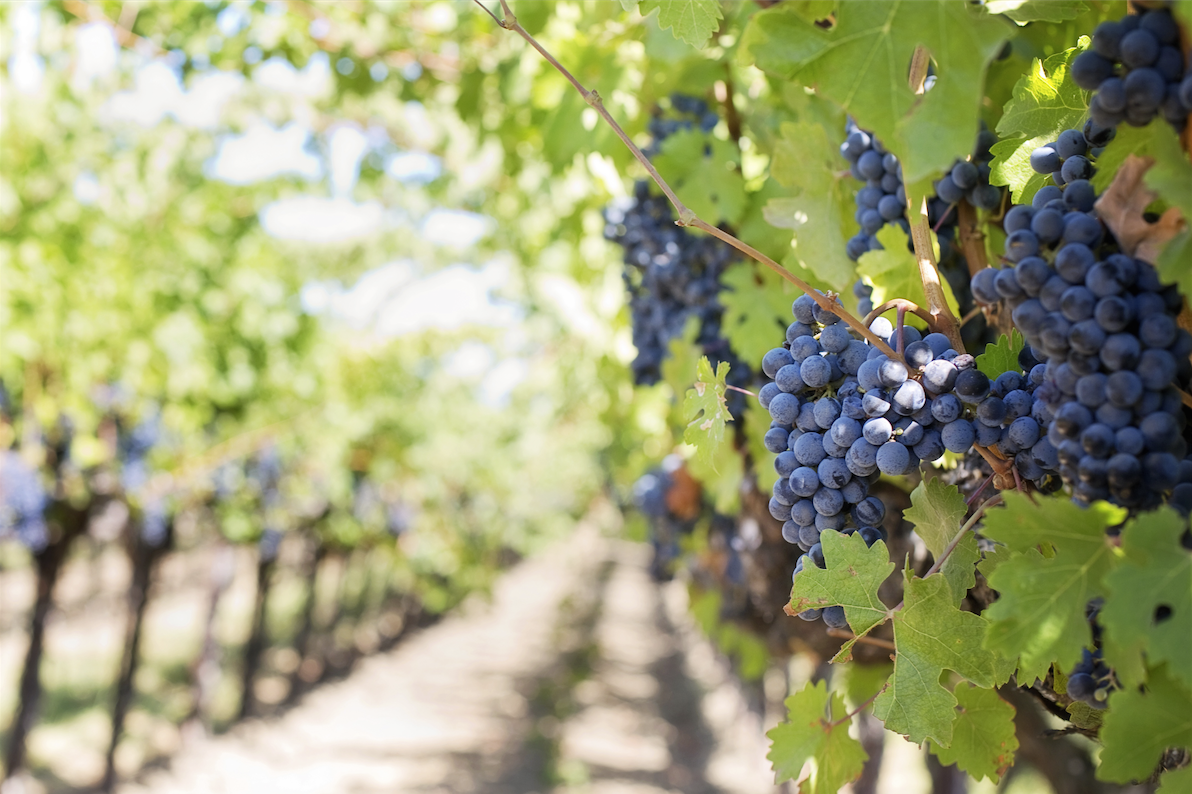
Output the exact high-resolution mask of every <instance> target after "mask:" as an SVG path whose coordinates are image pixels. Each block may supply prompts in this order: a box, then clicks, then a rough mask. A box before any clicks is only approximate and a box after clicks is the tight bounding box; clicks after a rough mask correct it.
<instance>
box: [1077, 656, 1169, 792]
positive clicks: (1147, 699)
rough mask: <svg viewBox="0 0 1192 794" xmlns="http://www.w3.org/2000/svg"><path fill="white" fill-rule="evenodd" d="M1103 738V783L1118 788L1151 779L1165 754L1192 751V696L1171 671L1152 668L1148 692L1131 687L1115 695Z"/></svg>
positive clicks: (1100, 767)
mask: <svg viewBox="0 0 1192 794" xmlns="http://www.w3.org/2000/svg"><path fill="white" fill-rule="evenodd" d="M1100 739H1101V743H1102V744H1103V745H1104V747H1103V749H1102V750H1101V766H1099V767H1098V768H1097V777H1098V778H1100V779H1101V780H1112V781H1115V782H1118V783H1127V782H1130V781H1132V780H1142V779H1145V778H1148V777H1150V776H1151V774H1152V773H1153V772H1154V771H1155V768H1156V767H1157V766H1158V765H1159V759H1160V758H1162V756H1163V751H1164V750H1166V749H1167V748H1169V747H1192V694H1190V693H1189V692H1188V690H1187V689H1186V688H1184V687H1182V686H1180V685H1179V684H1178V683H1176V682H1175V681H1173V680H1172V679H1171V678H1170V677H1169V676H1168V674H1167V670H1166V669H1165V668H1163V667H1159V668H1156V669H1152V670H1151V671H1150V676H1149V677H1148V680H1147V684H1146V690H1145V691H1140V689H1139V687H1126V688H1124V689H1119V690H1117V691H1115V692H1113V693H1112V694H1110V696H1109V709H1108V711H1106V713H1105V723H1104V724H1103V725H1102V726H1101V735H1100Z"/></svg>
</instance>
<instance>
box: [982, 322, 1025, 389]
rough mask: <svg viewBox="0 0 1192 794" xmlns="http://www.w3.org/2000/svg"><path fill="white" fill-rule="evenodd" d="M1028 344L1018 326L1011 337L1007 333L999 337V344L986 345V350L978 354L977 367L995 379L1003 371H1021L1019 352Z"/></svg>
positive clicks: (1011, 333)
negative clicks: (1007, 336)
mask: <svg viewBox="0 0 1192 794" xmlns="http://www.w3.org/2000/svg"><path fill="white" fill-rule="evenodd" d="M1025 345H1026V340H1024V339H1023V338H1022V334H1021V333H1020V332H1019V330H1018V329H1017V328H1015V329H1013V330H1012V331H1011V332H1010V338H1009V339H1007V338H1006V335H1005V334H1002V335H1001V336H1000V337H998V340H997V344H995V345H985V352H984V353H982V354H981V355H979V356H977V369H979V370H981V371H982V372H984V373H985V374H986V375H988V376H989V379H990V380H993V379H994V378H996V377H997V376H998V375H1001V374H1002V373H1003V372H1020V371H1021V370H1022V368H1021V367H1019V366H1018V354H1019V353H1021V352H1022V348H1023V347H1024V346H1025Z"/></svg>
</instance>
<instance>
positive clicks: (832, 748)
mask: <svg viewBox="0 0 1192 794" xmlns="http://www.w3.org/2000/svg"><path fill="white" fill-rule="evenodd" d="M786 710H787V714H788V720H787V722H784V723H782V724H781V725H779V726H778V727H776V728H774V729H772V730H771V731H770V732H769V733H767V734H766V736H767V737H769V739H770V752H769V753H768V754H767V755H766V758H768V759H769V760H770V763H771V765H772V766H773V767H774V783H775V784H776V785H777V784H779V783H782V782H783V781H786V780H795V779H796V778H799V776H800V775H801V773H802V771H803V768H804V766H806V765H809V766H810V769H809V771H808V775H807V777H806V779H803V780H801V782H800V783H799V788H798V791H799V794H835V792H838V791H839V790H840V788H841V787H842V786H843V785H844V784H845V783H848V782H849V781H850V780H855V779H856V778H857V777H858V776H859V775H860V774H861V768H862V766H863V765H864V764H865V759H866V758H868V757H869V756H868V754H867V753H866V752H865V750H864V749H862V747H861V743H860V742H859V741H857V740H856V739H854V738H852V737H851V736H849V735H848V728H849V722H850V720H847V719H845V716H846V714H847V712H846V711H845V707H844V698H842V697H841V696H840V695H839V694H832V693H829V692H828V685H827V684H826V683H825V682H823V681H819V682H815V683H812V682H810V681H808V682H807V684H806V686H804V687H803V689H802V690H801V691H799V692H797V693H795V694H793V695H791V696H790V697H788V698H787V699H786Z"/></svg>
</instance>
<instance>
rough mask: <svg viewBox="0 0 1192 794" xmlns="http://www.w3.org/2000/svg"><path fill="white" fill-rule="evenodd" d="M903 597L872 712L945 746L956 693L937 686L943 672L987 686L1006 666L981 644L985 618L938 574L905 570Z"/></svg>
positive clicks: (1005, 673) (1004, 674) (890, 725)
mask: <svg viewBox="0 0 1192 794" xmlns="http://www.w3.org/2000/svg"><path fill="white" fill-rule="evenodd" d="M874 545H875V546H876V545H877V544H874ZM905 597H906V601H905V606H904V607H903V609H902V610H901V611H899V612H897V613H896V614H895V615H894V644H895V645H896V646H897V647H898V650H897V652H896V654H895V656H894V674H893V675H892V676H891V677H890V685H889V686H888V687H887V688H886V690H885V691H884V692H882V694H880V695H878V697H877V700H875V701H874V703H873V714H874V716H875V717H877V718H878V719H880V720H882V721H884V722H885V723H886V728H887V729H889V730H892V731H895V732H897V733H901V734H903V735H905V736H906V737H907V738H909V739H910V740H911V741H912V742H914V743H915V744H922V743H923V740H924V739H932V740H934V741H935V742H936V744H938V745H940V746H942V747H947V746H949V745H951V744H952V723H953V722H954V720H955V712H954V711H953V709H954V708H955V707H956V698H955V697H954V696H953V695H952V693H951V692H949V691H948V690H947V689H945V688H944V687H943V686H941V685H940V682H939V681H940V675H941V674H942V673H943V671H944V670H952V671H954V672H957V673H959V674H960V675H962V676H964V677H965V678H967V679H969V680H970V681H972V682H973V683H975V684H977V685H978V686H983V687H990V686H995V685H996V684H998V683H1000V682H1001V681H1002V680H1004V679H1005V678H1008V677H1009V670H1008V669H1005V665H1004V663H1003V661H1002V660H1001V659H999V658H998V657H997V656H996V655H995V654H994V653H993V652H991V651H989V650H986V649H985V648H983V647H982V646H981V640H982V639H983V638H984V636H985V632H986V629H987V626H988V623H987V621H986V620H985V618H983V617H981V616H980V615H974V614H973V613H972V612H961V611H960V610H959V609H957V608H956V607H955V606H954V605H953V604H952V594H951V590H950V589H949V588H948V583H947V582H946V581H944V578H943V577H942V576H929V577H927V578H926V579H918V578H915V577H914V576H913V575H912V574H911V573H910V571H907V582H906V590H905Z"/></svg>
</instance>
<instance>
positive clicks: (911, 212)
mask: <svg viewBox="0 0 1192 794" xmlns="http://www.w3.org/2000/svg"><path fill="white" fill-rule="evenodd" d="M930 60H931V59H930V57H929V54H928V52H927V48H926V47H924V46H923V45H922V44H920V45H918V46H917V47H915V53H914V55H913V56H912V57H911V72H910V85H911V90H912V91H914V92H915V93H916V94H921V93H923V84H924V80H926V79H927V66H928V63H929V62H930ZM906 209H907V216H908V218H909V219H910V222H911V243H912V244H913V245H914V248H915V259H916V260H917V261H918V263H919V280H920V281H922V282H923V292H924V294H926V295H927V311H928V313H929V314H930V315H931V316H932V317H933V318H935V319H934V322H933V323H932V324H933V325H934V326H935V327H937V328H938V329H939V331H940V333H942V334H943V335H944V336H946V337H948V341H949V342H951V343H952V348H953V349H954V350H956V352H958V353H963V352H965V350H964V342H963V341H961V339H960V326H959V325H958V324H957V322H956V317H955V316H954V315H953V314H952V310H951V309H950V308H948V301H947V300H945V298H944V288H943V286H941V284H940V273H939V269H938V268H937V267H936V263H935V252H934V251H933V250H932V247H931V225H930V224H929V223H928V222H927V197H926V196H922V197H920V198H919V206H918V207H915V205H914V203H913V198H912V197H911V196H910V195H909V194H908V196H907V208H906Z"/></svg>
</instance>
